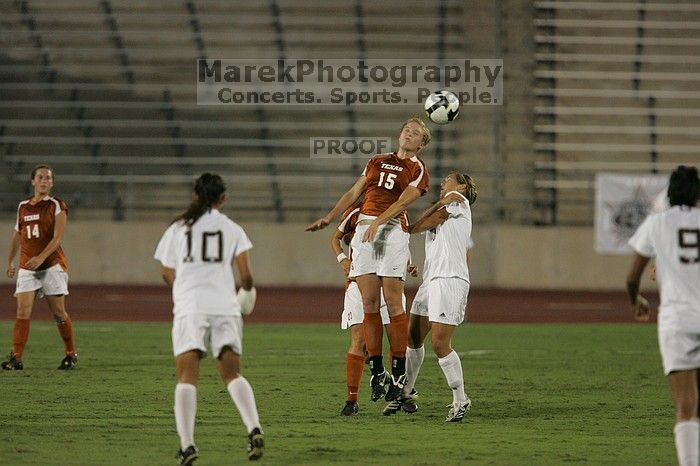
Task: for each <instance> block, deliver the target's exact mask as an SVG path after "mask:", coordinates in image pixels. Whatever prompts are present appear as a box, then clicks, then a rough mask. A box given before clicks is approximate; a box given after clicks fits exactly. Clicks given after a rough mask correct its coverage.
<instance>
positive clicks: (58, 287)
mask: <svg viewBox="0 0 700 466" xmlns="http://www.w3.org/2000/svg"><path fill="white" fill-rule="evenodd" d="M28 291H37V297H39V298H43V297H44V296H61V295H66V294H68V273H66V272H65V271H64V270H63V267H61V266H60V265H58V264H56V265H52V266H51V267H49V268H48V269H45V270H27V269H19V272H17V288H16V289H15V296H17V293H26V292H28Z"/></svg>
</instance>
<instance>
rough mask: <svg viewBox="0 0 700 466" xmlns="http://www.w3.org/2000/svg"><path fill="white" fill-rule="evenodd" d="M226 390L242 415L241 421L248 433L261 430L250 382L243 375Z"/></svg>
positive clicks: (234, 380)
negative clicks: (256, 429)
mask: <svg viewBox="0 0 700 466" xmlns="http://www.w3.org/2000/svg"><path fill="white" fill-rule="evenodd" d="M226 389H227V390H228V392H229V394H230V395H231V399H232V400H233V402H234V403H235V404H236V408H238V412H239V413H241V419H242V420H243V424H245V427H246V429H248V432H250V431H252V430H253V429H255V428H256V427H257V428H260V419H258V408H256V406H255V395H254V394H253V388H252V387H251V386H250V384H249V383H248V381H247V380H246V379H245V378H244V377H243V376H242V375H239V376H238V377H236V378H235V379H233V380H232V381H231V382H230V383H229V384H228V386H227V387H226Z"/></svg>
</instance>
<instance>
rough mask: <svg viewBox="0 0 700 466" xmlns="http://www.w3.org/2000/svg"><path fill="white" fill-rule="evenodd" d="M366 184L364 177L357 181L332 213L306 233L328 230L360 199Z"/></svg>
mask: <svg viewBox="0 0 700 466" xmlns="http://www.w3.org/2000/svg"><path fill="white" fill-rule="evenodd" d="M366 183H367V179H366V178H365V176H364V175H361V176H360V177H359V178H358V179H357V181H355V184H354V185H352V187H351V188H350V189H349V190H348V191H347V192H346V193H345V194H343V195H342V196H341V197H340V199H339V200H338V202H337V203H336V204H335V207H333V208H332V209H331V211H330V212H328V213H327V214H326V215H325V216H323V217H321V218H319V219H318V220H316V221H315V222H314V223H312V224H310V225H309V226H307V227H306V228H305V229H304V231H317V230H321V229H323V228H326V227H327V226H328V225H329V224H330V223H331V222H332V221H333V220H335V219H336V218H337V217H338V215H340V214H341V213H343V212H345V210H346V209H347V208H348V207H350V206H351V205H352V203H353V202H355V201H356V200H357V199H358V198H359V197H360V195H361V194H362V193H363V191H364V189H365V184H366Z"/></svg>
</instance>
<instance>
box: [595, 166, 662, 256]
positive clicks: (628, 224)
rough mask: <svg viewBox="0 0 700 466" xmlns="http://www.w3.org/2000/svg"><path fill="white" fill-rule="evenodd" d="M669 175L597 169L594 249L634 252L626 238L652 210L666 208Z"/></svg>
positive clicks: (611, 251)
mask: <svg viewBox="0 0 700 466" xmlns="http://www.w3.org/2000/svg"><path fill="white" fill-rule="evenodd" d="M667 186H668V176H665V175H620V174H611V173H598V174H597V175H596V180H595V187H596V195H595V250H596V252H597V253H599V254H631V253H632V248H630V247H629V245H628V244H627V241H628V240H629V239H630V238H631V237H632V235H633V234H634V232H635V231H637V227H639V225H640V224H641V223H642V221H644V219H645V218H646V217H647V215H649V214H650V213H652V212H654V211H660V210H663V209H664V208H665V205H666V204H665V203H666V197H665V193H666V189H667Z"/></svg>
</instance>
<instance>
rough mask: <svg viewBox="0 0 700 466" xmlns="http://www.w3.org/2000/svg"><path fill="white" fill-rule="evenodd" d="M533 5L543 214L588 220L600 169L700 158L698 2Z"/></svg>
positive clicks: (652, 167)
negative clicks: (595, 177) (596, 177)
mask: <svg viewBox="0 0 700 466" xmlns="http://www.w3.org/2000/svg"><path fill="white" fill-rule="evenodd" d="M535 10H536V13H535V19H534V27H535V36H534V40H535V43H536V53H535V56H534V59H535V62H536V69H535V72H534V75H535V80H536V87H535V89H534V93H535V96H536V99H537V103H536V106H535V108H534V114H535V117H534V128H533V129H534V133H535V141H534V149H535V152H536V154H537V160H536V162H535V169H536V172H537V176H536V180H535V191H536V193H535V196H536V199H537V203H538V206H539V207H540V209H539V211H540V215H541V217H540V219H539V220H538V221H539V222H541V223H544V224H584V225H587V224H590V222H591V219H592V218H593V210H594V196H593V178H594V176H595V173H597V172H600V171H612V172H615V171H624V172H627V173H635V172H637V173H644V172H646V173H668V172H670V171H671V170H672V169H673V168H675V167H676V166H677V165H678V164H680V163H686V164H693V163H695V164H697V161H698V150H700V132H699V131H698V129H700V110H699V109H700V100H699V99H700V93H699V92H698V91H697V85H698V81H700V60H698V57H697V55H698V49H699V48H700V40H698V39H697V38H695V37H693V35H692V32H693V31H696V30H698V29H699V28H700V5H698V4H696V3H690V2H685V3H683V2H678V3H676V2H669V3H661V2H659V3H650V2H576V1H574V2H557V1H538V2H535ZM689 32H690V33H691V34H689Z"/></svg>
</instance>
